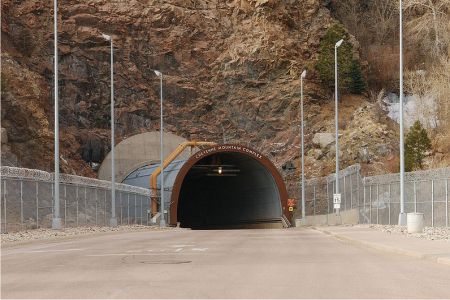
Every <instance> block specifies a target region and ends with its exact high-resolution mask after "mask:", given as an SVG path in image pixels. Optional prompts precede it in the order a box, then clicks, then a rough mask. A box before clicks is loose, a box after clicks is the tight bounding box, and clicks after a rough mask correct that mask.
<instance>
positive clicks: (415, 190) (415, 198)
mask: <svg viewBox="0 0 450 300" xmlns="http://www.w3.org/2000/svg"><path fill="white" fill-rule="evenodd" d="M414 212H415V213H416V212H417V189H416V181H414Z"/></svg>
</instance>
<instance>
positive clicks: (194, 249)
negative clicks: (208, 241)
mask: <svg viewBox="0 0 450 300" xmlns="http://www.w3.org/2000/svg"><path fill="white" fill-rule="evenodd" d="M206 250H208V248H192V251H206Z"/></svg>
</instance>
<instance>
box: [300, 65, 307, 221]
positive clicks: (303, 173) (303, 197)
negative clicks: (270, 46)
mask: <svg viewBox="0 0 450 300" xmlns="http://www.w3.org/2000/svg"><path fill="white" fill-rule="evenodd" d="M305 77H306V70H304V71H303V72H302V75H301V76H300V118H301V121H302V128H301V135H302V147H301V149H302V150H301V151H302V179H301V180H302V184H301V186H302V220H303V221H305V218H306V212H305V157H304V155H305V142H304V136H305V135H304V131H303V130H304V127H305V125H304V121H303V79H305Z"/></svg>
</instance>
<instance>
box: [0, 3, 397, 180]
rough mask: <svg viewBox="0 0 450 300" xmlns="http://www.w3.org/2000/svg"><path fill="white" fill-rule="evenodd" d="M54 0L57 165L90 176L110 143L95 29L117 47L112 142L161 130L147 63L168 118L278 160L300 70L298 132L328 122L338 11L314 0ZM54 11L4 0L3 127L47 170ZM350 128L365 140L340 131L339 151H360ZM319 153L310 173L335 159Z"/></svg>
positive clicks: (20, 153)
mask: <svg viewBox="0 0 450 300" xmlns="http://www.w3.org/2000/svg"><path fill="white" fill-rule="evenodd" d="M59 5H60V6H59V27H58V28H59V29H58V34H59V54H60V57H59V67H60V73H59V76H60V91H59V93H60V115H61V117H60V123H61V124H60V128H61V155H62V157H64V158H65V161H67V163H63V165H62V169H63V171H64V172H67V173H76V174H79V175H85V176H95V173H94V172H93V171H92V169H91V167H90V166H89V165H88V163H87V161H86V160H88V161H90V162H94V160H101V159H103V156H104V155H106V153H107V152H108V151H109V148H108V145H109V139H110V138H109V134H110V133H109V132H110V131H109V127H110V116H109V113H110V94H109V80H110V77H109V76H110V75H109V71H110V65H109V55H110V52H109V51H110V50H109V47H108V46H109V45H108V42H106V41H105V40H104V39H103V38H102V37H101V33H107V34H110V35H111V36H112V38H113V42H114V46H115V56H114V58H115V65H114V67H115V77H114V78H115V100H116V121H117V125H116V126H117V129H116V134H117V137H116V140H117V142H120V140H121V139H123V138H125V137H127V136H130V135H133V134H136V133H140V132H145V131H152V130H159V105H160V103H159V80H158V78H157V77H155V75H154V73H153V71H152V70H154V69H157V70H160V71H161V72H162V73H163V74H164V77H163V85H164V91H163V96H164V110H165V129H166V130H167V131H170V132H172V133H174V134H177V135H180V136H182V137H184V138H186V139H191V140H194V139H199V140H210V141H217V142H221V141H223V140H226V141H227V142H239V143H248V144H250V145H252V146H254V147H256V148H259V149H261V150H263V151H264V152H265V153H266V154H267V155H269V156H270V158H272V159H273V160H274V162H275V163H276V165H277V166H279V167H281V165H282V164H284V163H286V162H287V161H291V160H292V161H297V160H298V157H299V153H298V151H299V149H298V145H299V134H298V131H299V124H300V122H299V96H300V95H299V94H300V93H299V86H300V82H299V74H300V73H301V72H302V70H304V69H307V70H308V76H307V78H306V82H305V116H306V123H307V126H306V133H307V134H308V135H307V137H306V141H307V143H311V134H314V133H316V132H326V131H327V132H332V126H331V125H332V124H333V123H332V120H328V118H329V114H330V111H331V110H330V109H325V110H324V109H323V107H324V105H325V106H326V105H328V104H327V103H329V102H330V100H331V99H332V94H331V92H332V91H329V90H327V89H325V88H324V87H323V86H322V85H321V83H320V82H319V80H318V79H317V74H316V72H315V70H314V65H315V61H316V60H317V57H318V48H319V43H320V39H321V37H322V36H323V35H324V33H325V31H326V29H327V28H328V27H329V26H330V25H331V24H332V23H333V22H335V21H334V20H333V19H332V18H331V17H330V14H329V11H328V9H327V8H326V7H325V6H324V4H323V1H321V0H307V1H277V0H264V1H262V0H235V1H219V0H215V1H214V0H213V1H206V0H200V1H180V0H169V1H145V2H143V1H114V2H111V1H107V0H87V1H79V0H67V1H60V2H59ZM52 14H53V8H52V3H51V2H49V1H47V2H45V1H44V2H41V1H32V0H24V1H13V0H4V1H2V52H3V53H2V127H5V128H6V130H7V132H8V137H9V141H8V145H9V147H10V148H11V153H14V155H17V158H18V165H20V166H24V167H30V168H39V169H43V170H47V171H52V170H53V161H52V159H53V98H52V87H53V82H52V78H53V63H52V58H53V34H52V31H53V16H52ZM354 42H355V43H357V42H356V41H354ZM347 116H350V114H348V115H347ZM356 119H358V118H356ZM356 119H355V120H356ZM354 122H356V121H354ZM353 125H354V126H355V128H359V127H364V126H365V125H364V124H356V123H355V124H353ZM358 126H359V127H358ZM366 129H367V128H366ZM374 130H378V129H377V128H376V129H374ZM365 134H366V133H365ZM373 134H374V135H375V134H376V135H378V134H382V132H381V133H378V132H377V133H373ZM356 138H358V139H359V141H358V142H357V143H356V144H357V145H358V146H360V144H361V143H363V142H367V140H366V139H365V137H363V136H359V135H357V136H354V137H352V138H351V139H350V140H348V141H347V140H346V138H344V137H343V141H344V143H347V145H348V147H351V148H352V150H351V151H349V150H348V149H345V150H343V155H344V156H346V157H347V158H348V159H345V160H344V161H345V162H348V163H351V162H353V161H355V160H358V159H359V158H358V154H357V152H355V151H356V150H353V149H354V148H355V145H356V144H355V139H356ZM378 143H384V142H383V141H379V142H378ZM309 148H310V146H309V147H308V149H307V150H309ZM343 149H344V148H343ZM355 149H356V148H355ZM389 149H390V148H389ZM389 149H388V150H389ZM389 151H390V150H389ZM86 153H88V154H89V153H90V154H89V155H88V154H86ZM91 154H92V155H91ZM94 154H95V155H94ZM368 155H369V157H370V160H373V159H376V157H377V156H376V153H375V154H372V152H370V153H369V154H368ZM87 157H88V158H87ZM322 157H326V155H325V154H324V155H318V154H314V155H313V156H312V157H310V158H308V159H307V163H308V164H309V166H310V167H309V169H308V176H315V175H323V174H326V173H327V172H328V171H329V169H330V168H329V167H327V166H332V162H331V158H328V159H325V158H324V159H323V160H322ZM83 158H84V160H83ZM319 159H320V160H319ZM363 160H364V159H363Z"/></svg>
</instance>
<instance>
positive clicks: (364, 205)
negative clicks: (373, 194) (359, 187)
mask: <svg viewBox="0 0 450 300" xmlns="http://www.w3.org/2000/svg"><path fill="white" fill-rule="evenodd" d="M363 212H364V221H365V220H366V219H367V216H366V184H363Z"/></svg>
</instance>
